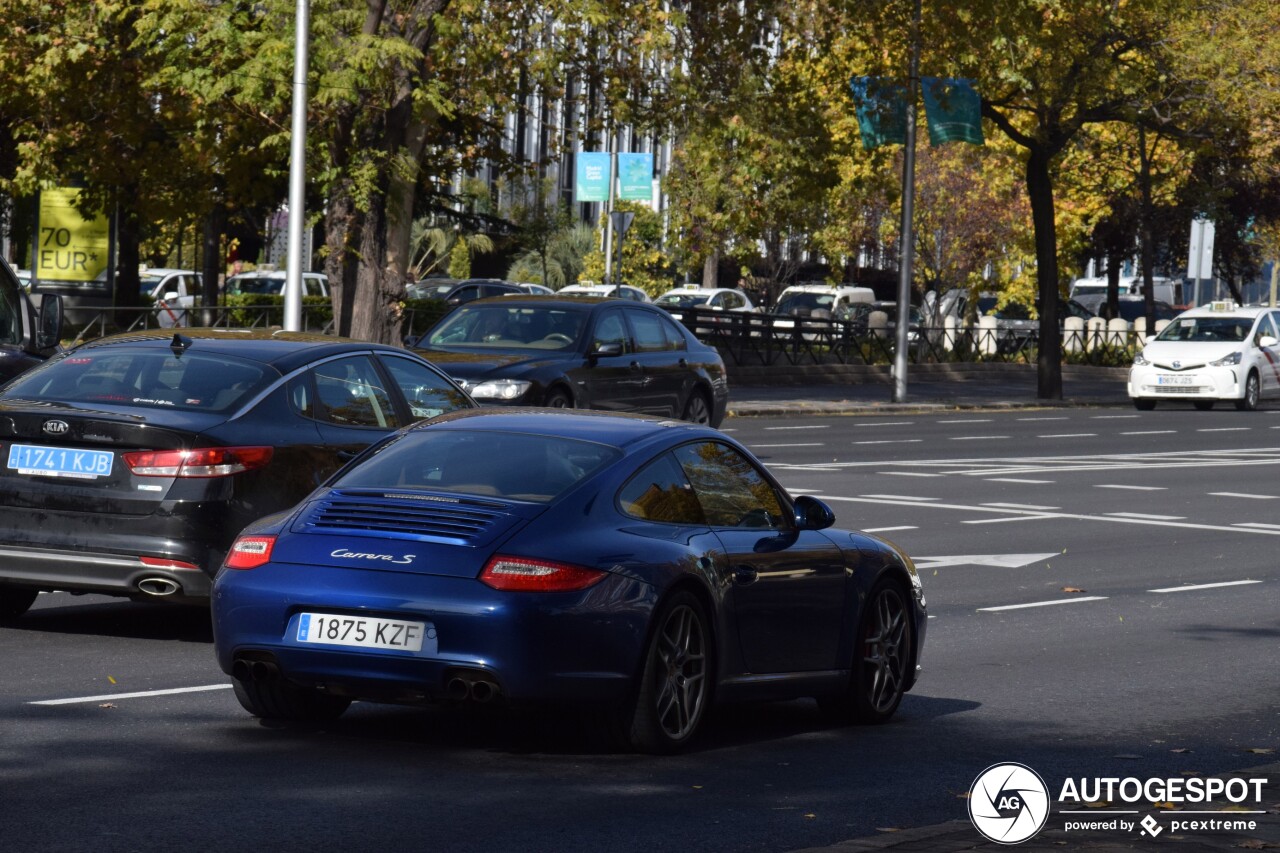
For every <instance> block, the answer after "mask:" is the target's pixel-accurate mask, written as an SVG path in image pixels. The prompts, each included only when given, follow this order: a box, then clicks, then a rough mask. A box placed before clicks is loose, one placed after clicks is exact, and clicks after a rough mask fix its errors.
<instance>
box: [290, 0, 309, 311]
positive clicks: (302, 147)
mask: <svg viewBox="0 0 1280 853" xmlns="http://www.w3.org/2000/svg"><path fill="white" fill-rule="evenodd" d="M310 29H311V24H310V8H309V6H308V0H297V13H296V16H295V24H294V39H293V127H292V139H291V140H290V145H289V255H288V262H287V265H286V268H285V285H284V328H285V331H287V332H298V331H301V330H302V264H303V259H302V229H303V225H304V224H305V220H306V212H307V211H306V206H307V192H306V189H307V188H306V172H307V170H306V165H307V34H308V31H309V30H310Z"/></svg>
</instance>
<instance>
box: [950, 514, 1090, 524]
mask: <svg viewBox="0 0 1280 853" xmlns="http://www.w3.org/2000/svg"><path fill="white" fill-rule="evenodd" d="M1046 518H1070V516H1066V515H1057V514H1056V513H1045V514H1044V515H1015V516H1011V517H1009V518H971V519H969V520H968V521H962V522H960V523H961V524H1003V523H1004V522H1006V521H1042V520H1044V519H1046Z"/></svg>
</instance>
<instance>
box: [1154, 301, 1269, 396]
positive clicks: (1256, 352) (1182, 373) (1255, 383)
mask: <svg viewBox="0 0 1280 853" xmlns="http://www.w3.org/2000/svg"><path fill="white" fill-rule="evenodd" d="M1277 363H1280V311H1276V310H1274V309H1271V308H1241V307H1239V306H1237V305H1236V304H1235V303H1234V302H1230V301H1222V302H1213V303H1210V304H1209V305H1203V306H1201V307H1199V308H1193V309H1191V310H1190V311H1184V312H1183V313H1182V314H1179V315H1178V316H1177V317H1176V318H1175V319H1174V320H1173V322H1171V323H1170V324H1169V325H1168V326H1166V327H1165V329H1164V331H1162V332H1161V333H1160V334H1158V335H1156V337H1155V339H1154V340H1152V341H1150V342H1148V343H1147V345H1146V346H1145V347H1143V349H1142V352H1140V353H1138V354H1137V356H1135V357H1134V359H1133V367H1132V369H1130V371H1129V396H1130V398H1132V399H1133V404H1134V406H1136V407H1137V408H1139V409H1142V410H1150V409H1154V408H1155V407H1156V402H1157V401H1159V400H1187V401H1190V402H1191V403H1193V404H1194V405H1195V407H1196V408H1197V409H1212V408H1213V405H1214V403H1217V402H1219V401H1227V400H1230V401H1231V402H1232V403H1234V404H1235V407H1236V408H1237V409H1240V410H1242V411H1252V410H1254V409H1256V408H1258V401H1259V400H1261V399H1262V398H1263V397H1276V396H1280V372H1277V368H1276V365H1277Z"/></svg>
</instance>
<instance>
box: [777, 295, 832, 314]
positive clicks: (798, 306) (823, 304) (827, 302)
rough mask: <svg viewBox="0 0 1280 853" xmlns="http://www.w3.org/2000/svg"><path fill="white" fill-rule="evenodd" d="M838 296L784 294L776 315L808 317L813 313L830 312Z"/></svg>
mask: <svg viewBox="0 0 1280 853" xmlns="http://www.w3.org/2000/svg"><path fill="white" fill-rule="evenodd" d="M835 301H836V295H835V294H834V293H806V292H804V291H800V292H797V293H786V294H783V297H782V299H781V301H779V302H778V307H777V308H776V309H775V311H774V313H775V314H799V315H800V316H802V317H803V316H807V315H808V314H809V313H810V312H812V311H830V310H831V306H832V305H834V304H835Z"/></svg>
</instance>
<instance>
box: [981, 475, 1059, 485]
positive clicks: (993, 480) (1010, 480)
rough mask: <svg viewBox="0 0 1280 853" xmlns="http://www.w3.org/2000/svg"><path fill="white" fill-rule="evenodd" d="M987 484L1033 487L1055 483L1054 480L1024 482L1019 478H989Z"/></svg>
mask: <svg viewBox="0 0 1280 853" xmlns="http://www.w3.org/2000/svg"><path fill="white" fill-rule="evenodd" d="M987 482H988V483H1030V484H1032V485H1041V484H1046V485H1047V484H1049V483H1052V482H1054V481H1053V480H1022V479H1019V478H1018V477H989V478H987Z"/></svg>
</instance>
